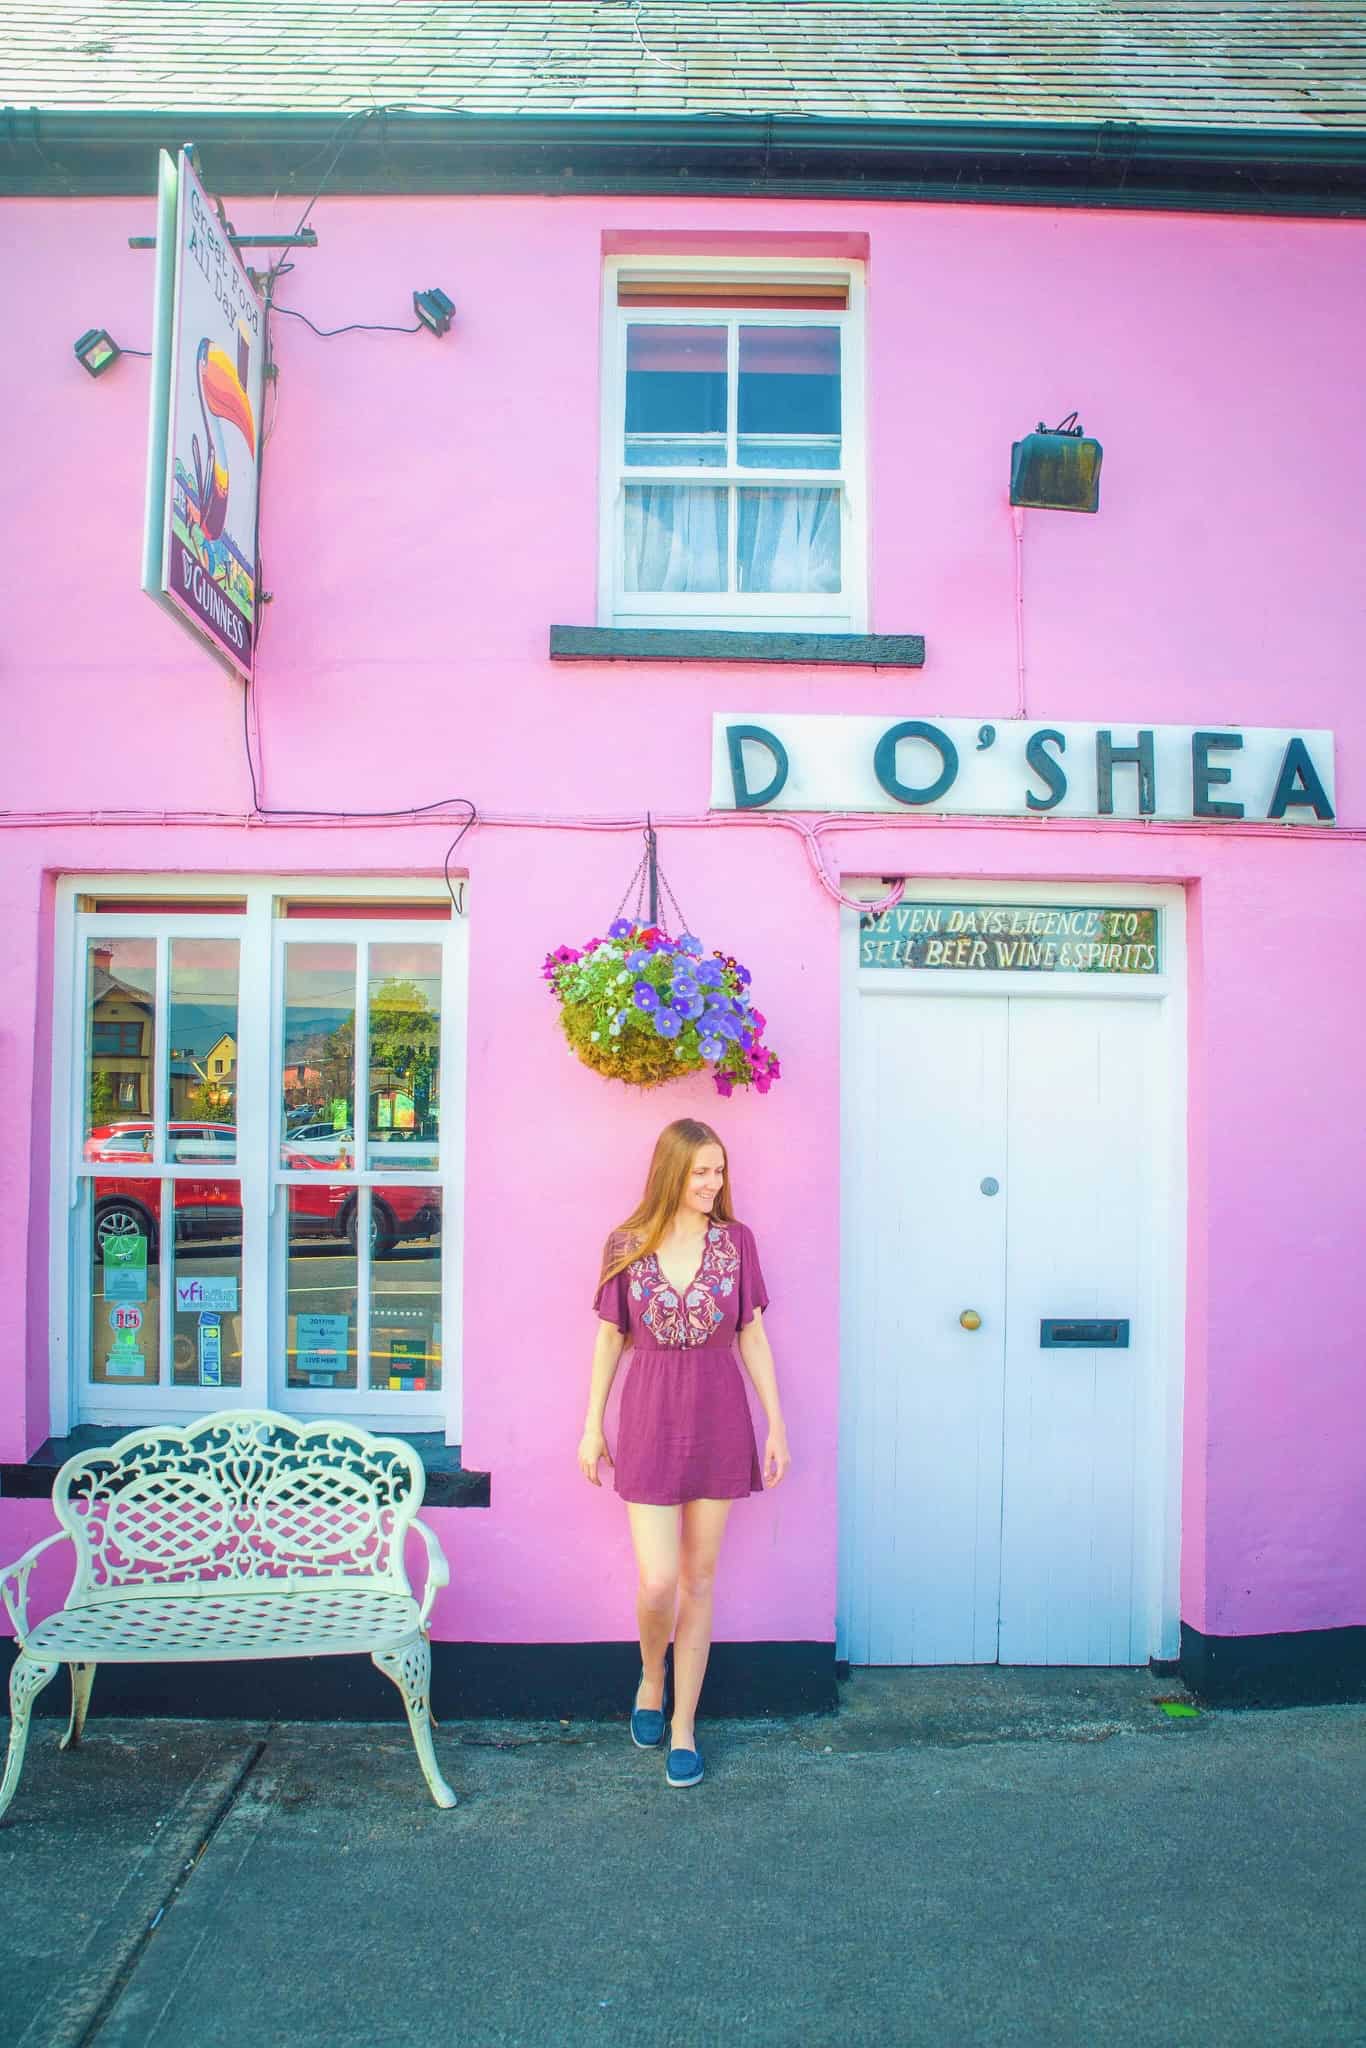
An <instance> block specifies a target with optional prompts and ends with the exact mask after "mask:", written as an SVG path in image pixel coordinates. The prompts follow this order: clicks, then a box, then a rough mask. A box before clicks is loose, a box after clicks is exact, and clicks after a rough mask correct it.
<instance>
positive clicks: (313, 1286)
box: [285, 1181, 359, 1387]
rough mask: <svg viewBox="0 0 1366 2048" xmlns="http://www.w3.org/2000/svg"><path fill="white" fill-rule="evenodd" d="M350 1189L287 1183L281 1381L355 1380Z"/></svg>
mask: <svg viewBox="0 0 1366 2048" xmlns="http://www.w3.org/2000/svg"><path fill="white" fill-rule="evenodd" d="M358 1199H359V1197H358V1192H357V1190H356V1189H355V1188H344V1187H328V1186H327V1185H325V1184H324V1183H323V1182H321V1181H317V1182H313V1183H311V1184H309V1185H307V1186H305V1187H292V1188H290V1190H289V1210H288V1223H289V1243H288V1248H287V1258H286V1263H287V1268H288V1271H287V1280H286V1285H287V1301H286V1317H287V1320H286V1338H285V1343H286V1359H285V1383H286V1385H287V1386H291V1387H354V1386H355V1384H356V1282H357V1271H356V1241H355V1227H356V1226H355V1219H356V1213H357V1203H358Z"/></svg>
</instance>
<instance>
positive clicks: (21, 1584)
mask: <svg viewBox="0 0 1366 2048" xmlns="http://www.w3.org/2000/svg"><path fill="white" fill-rule="evenodd" d="M70 1541H71V1532H70V1530H69V1529H59V1530H58V1531H57V1533H56V1535H55V1536H45V1537H44V1538H43V1540H42V1542H41V1543H35V1544H34V1546H33V1548H32V1550H26V1551H25V1552H24V1554H23V1556H22V1557H21V1558H19V1559H18V1560H17V1562H16V1563H14V1564H11V1565H6V1567H5V1569H4V1571H2V1572H0V1597H2V1598H3V1599H4V1602H5V1607H6V1610H7V1612H8V1614H9V1618H10V1620H11V1622H12V1623H13V1624H14V1639H15V1641H16V1642H17V1643H18V1645H19V1648H20V1649H21V1650H22V1649H23V1647H24V1638H25V1636H27V1634H28V1577H29V1573H30V1572H31V1571H32V1570H33V1567H34V1565H35V1564H37V1562H38V1560H39V1558H40V1557H41V1556H42V1554H43V1552H44V1551H45V1550H50V1549H51V1548H52V1546H53V1544H54V1543H69V1542H70Z"/></svg>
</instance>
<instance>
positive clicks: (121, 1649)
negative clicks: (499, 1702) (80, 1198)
mask: <svg viewBox="0 0 1366 2048" xmlns="http://www.w3.org/2000/svg"><path fill="white" fill-rule="evenodd" d="M425 1483H426V1482H425V1475H424V1473H423V1470H422V1466H421V1463H420V1461H419V1460H418V1458H417V1455H416V1453H415V1452H414V1451H413V1450H412V1448H411V1447H410V1446H409V1445H408V1444H405V1443H402V1442H400V1441H399V1440H398V1439H397V1438H395V1437H382V1436H371V1435H369V1434H368V1432H367V1431H365V1430H363V1429H355V1428H352V1427H351V1426H350V1425H349V1424H347V1423H341V1422H318V1423H304V1422H300V1421H296V1420H294V1419H293V1418H291V1417H290V1416H288V1415H275V1414H272V1413H270V1412H269V1411H266V1410H257V1411H255V1412H252V1411H249V1410H242V1409H229V1410H226V1411H223V1412H220V1413H218V1414H215V1415H206V1416H203V1417H201V1418H200V1420H199V1421H197V1422H194V1423H191V1424H190V1425H189V1426H188V1427H187V1428H184V1429H174V1428H171V1427H169V1426H167V1427H162V1428H156V1429H140V1430H135V1431H134V1432H133V1433H132V1434H131V1435H129V1436H124V1437H120V1438H119V1440H118V1442H117V1443H115V1444H110V1445H109V1446H108V1447H107V1448H105V1449H103V1450H95V1451H85V1452H82V1453H81V1454H80V1455H79V1456H77V1457H74V1458H70V1459H68V1460H67V1462H66V1464H65V1465H63V1466H62V1468H61V1471H60V1472H59V1473H58V1474H57V1480H56V1484H55V1486H54V1488H53V1495H52V1504H53V1507H54V1509H55V1510H56V1514H57V1519H58V1521H59V1522H60V1523H61V1525H62V1527H61V1530H60V1532H59V1533H58V1534H57V1535H55V1536H49V1537H48V1538H47V1539H46V1540H45V1541H44V1542H42V1543H37V1544H35V1545H34V1546H33V1548H32V1549H31V1550H29V1551H27V1552H26V1553H25V1555H24V1556H23V1557H21V1558H20V1559H19V1561H18V1563H17V1564H14V1565H11V1566H10V1567H9V1569H8V1570H7V1571H5V1572H3V1573H0V1595H3V1598H4V1602H5V1606H6V1607H7V1609H8V1610H9V1616H10V1620H11V1622H12V1623H13V1625H14V1633H15V1637H16V1639H17V1643H18V1650H19V1654H18V1657H17V1658H16V1660H15V1664H14V1668H13V1670H12V1671H11V1673H10V1714H11V1719H10V1739H9V1755H8V1758H7V1760H6V1764H5V1775H4V1779H3V1781H0V1814H3V1813H4V1811H5V1809H6V1807H7V1806H8V1805H9V1803H10V1801H11V1799H12V1798H13V1797H14V1793H15V1789H16V1787H17V1786H18V1783H19V1773H20V1771H21V1770H22V1769H23V1763H24V1750H25V1747H26V1745H27V1742H28V1725H29V1716H30V1714H31V1713H32V1710H33V1703H34V1701H35V1700H36V1699H37V1697H38V1695H39V1693H40V1692H41V1691H42V1690H43V1687H44V1686H45V1685H46V1684H47V1683H48V1681H49V1680H50V1679H51V1678H53V1677H54V1676H55V1675H56V1672H57V1669H58V1666H59V1665H61V1664H69V1665H70V1667H71V1721H70V1725H69V1726H68V1728H67V1731H66V1734H65V1735H64V1736H63V1737H62V1743H61V1746H62V1748H63V1749H66V1748H68V1747H70V1746H71V1745H72V1744H74V1743H76V1742H79V1740H80V1736H81V1730H82V1727H83V1726H84V1723H85V1716H86V1709H87V1707H88V1706H89V1704H90V1689H91V1686H92V1684H93V1683H94V1678H95V1668H96V1666H97V1665H98V1664H142V1663H194V1662H201V1661H202V1662H216V1661H218V1660H220V1659H226V1658H231V1659H234V1660H237V1659H244V1658H255V1657H317V1656H340V1655H345V1654H348V1653H349V1654H355V1653H358V1652H361V1653H363V1652H368V1653H369V1655H370V1657H371V1658H372V1659H373V1661H374V1662H375V1664H376V1665H377V1666H378V1667H379V1669H380V1670H381V1671H382V1672H384V1674H385V1676H386V1677H388V1678H390V1679H392V1680H393V1682H394V1684H395V1685H396V1686H397V1687H398V1689H399V1692H400V1693H401V1695H402V1697H403V1704H404V1707H405V1708H406V1709H407V1714H408V1725H409V1727H410V1728H411V1729H412V1732H413V1742H414V1745H415V1747H416V1749H417V1755H418V1761H419V1762H420V1764H421V1765H422V1771H423V1775H424V1776H425V1778H426V1780H427V1783H428V1786H429V1787H430V1788H431V1794H432V1797H433V1799H434V1800H435V1801H436V1803H437V1805H438V1806H454V1805H455V1794H454V1792H452V1790H451V1788H450V1786H449V1785H448V1784H447V1783H446V1781H445V1779H444V1778H443V1777H442V1775H441V1772H440V1770H439V1768H438V1766H437V1761H436V1752H435V1750H434V1749H433V1747H432V1722H431V1699H430V1692H431V1668H432V1658H431V1649H430V1646H429V1644H428V1640H427V1633H426V1629H427V1617H428V1615H429V1614H430V1612H431V1607H432V1602H433V1600H434V1599H435V1598H436V1592H437V1588H438V1587H440V1586H444V1585H446V1584H447V1583H448V1582H449V1579H450V1568H449V1566H448V1565H447V1563H446V1558H445V1555H444V1553H443V1551H442V1549H441V1546H440V1544H439V1543H438V1542H437V1540H436V1537H435V1536H434V1535H433V1534H432V1532H431V1530H430V1529H429V1528H427V1526H426V1525H425V1523H423V1522H420V1521H418V1519H417V1510H418V1508H419V1507H420V1506H421V1504H422V1493H423V1488H424V1485H425ZM410 1528H412V1529H415V1530H416V1531H417V1533H418V1535H419V1536H421V1538H422V1539H423V1541H424V1543H425V1544H426V1546H427V1580H426V1586H425V1589H424V1593H423V1599H422V1605H421V1606H420V1607H419V1606H418V1603H417V1601H416V1599H415V1598H414V1596H413V1592H412V1588H411V1587H410V1585H409V1583H408V1575H407V1572H406V1571H405V1569H404V1563H403V1544H404V1537H405V1535H406V1533H407V1531H408V1530H409V1529H410ZM66 1542H70V1543H73V1544H74V1545H75V1548H76V1574H75V1577H74V1579H73V1580H72V1584H71V1589H70V1591H69V1593H68V1594H67V1597H66V1604H65V1606H64V1607H62V1608H61V1610H60V1611H59V1612H58V1613H56V1614H52V1615H49V1616H48V1618H47V1619H46V1620H45V1621H39V1622H37V1623H35V1624H34V1626H33V1627H31V1628H30V1626H29V1621H28V1580H29V1574H30V1573H31V1572H32V1570H33V1567H34V1564H35V1562H36V1561H37V1559H38V1558H39V1556H40V1555H41V1554H42V1553H43V1552H44V1551H45V1550H48V1549H49V1548H50V1547H51V1546H52V1545H53V1544H56V1543H66Z"/></svg>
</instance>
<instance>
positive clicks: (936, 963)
mask: <svg viewBox="0 0 1366 2048" xmlns="http://www.w3.org/2000/svg"><path fill="white" fill-rule="evenodd" d="M859 965H860V967H887V968H912V969H934V968H939V969H949V970H953V969H968V970H974V969H975V970H978V971H980V970H982V969H989V970H990V969H1001V968H1005V969H1013V970H1015V971H1020V970H1023V971H1024V972H1026V973H1032V974H1157V973H1159V972H1160V971H1161V960H1160V957H1159V939H1158V913H1157V911H1156V910H1152V909H1147V910H1145V909H1141V908H1139V907H1137V906H1134V907H1132V908H1124V909H1115V908H1113V907H1112V906H1109V905H1106V906H1104V907H1102V906H1100V905H1098V904H1091V905H1087V906H1085V907H1083V906H1080V905H1067V904H1045V903H896V904H893V905H892V907H891V909H890V910H883V911H878V912H873V911H865V912H864V913H863V915H862V916H861V917H860V919H859Z"/></svg>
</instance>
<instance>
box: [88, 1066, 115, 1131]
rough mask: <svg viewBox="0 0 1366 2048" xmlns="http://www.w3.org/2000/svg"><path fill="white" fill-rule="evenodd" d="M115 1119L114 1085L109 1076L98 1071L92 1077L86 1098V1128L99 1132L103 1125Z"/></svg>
mask: <svg viewBox="0 0 1366 2048" xmlns="http://www.w3.org/2000/svg"><path fill="white" fill-rule="evenodd" d="M113 1119H114V1084H113V1082H112V1081H111V1080H110V1078H109V1076H108V1074H106V1073H104V1072H102V1071H98V1070H97V1071H96V1072H95V1073H93V1074H92V1075H91V1076H90V1093H89V1095H88V1096H87V1098H86V1106H85V1127H86V1129H87V1130H88V1131H93V1130H97V1129H98V1128H99V1127H100V1126H101V1125H102V1124H107V1123H112V1122H113Z"/></svg>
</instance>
